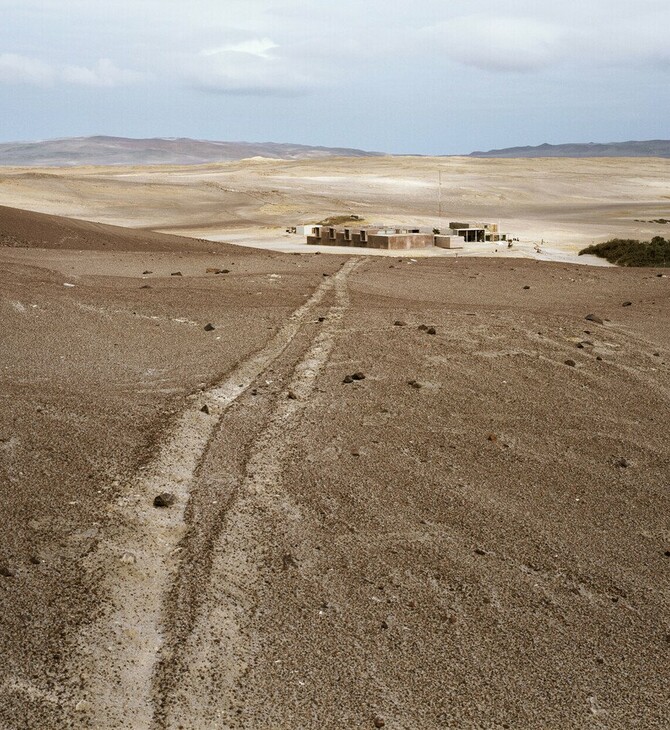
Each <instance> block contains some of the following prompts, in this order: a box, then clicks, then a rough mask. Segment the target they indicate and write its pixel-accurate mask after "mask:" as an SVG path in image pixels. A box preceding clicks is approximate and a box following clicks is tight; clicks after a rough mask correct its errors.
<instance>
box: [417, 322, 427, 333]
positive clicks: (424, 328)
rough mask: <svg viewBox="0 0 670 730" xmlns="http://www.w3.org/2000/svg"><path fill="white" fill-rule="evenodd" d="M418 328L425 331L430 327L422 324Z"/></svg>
mask: <svg viewBox="0 0 670 730" xmlns="http://www.w3.org/2000/svg"><path fill="white" fill-rule="evenodd" d="M417 329H419V330H421V332H425V331H426V330H427V329H428V325H427V324H420V325H419V326H418V327H417Z"/></svg>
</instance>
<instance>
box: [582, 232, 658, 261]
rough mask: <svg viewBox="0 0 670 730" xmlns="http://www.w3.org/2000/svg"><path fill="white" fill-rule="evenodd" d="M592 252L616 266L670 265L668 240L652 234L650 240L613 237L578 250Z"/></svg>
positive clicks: (583, 252)
mask: <svg viewBox="0 0 670 730" xmlns="http://www.w3.org/2000/svg"><path fill="white" fill-rule="evenodd" d="M585 253H587V254H593V255H594V256H599V257H600V258H603V259H606V260H607V261H609V262H610V263H611V264H617V265H618V266H668V267H670V241H668V240H666V239H665V238H663V237H662V236H654V238H652V239H651V241H636V240H634V239H632V238H625V239H624V238H613V239H612V240H611V241H606V242H605V243H596V244H594V245H592V246H587V247H586V248H584V249H582V250H581V251H580V252H579V255H580V256H581V255H582V254H585Z"/></svg>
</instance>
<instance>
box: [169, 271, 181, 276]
mask: <svg viewBox="0 0 670 730" xmlns="http://www.w3.org/2000/svg"><path fill="white" fill-rule="evenodd" d="M170 276H184V275H183V274H182V273H181V271H173V272H172V273H171V274H170Z"/></svg>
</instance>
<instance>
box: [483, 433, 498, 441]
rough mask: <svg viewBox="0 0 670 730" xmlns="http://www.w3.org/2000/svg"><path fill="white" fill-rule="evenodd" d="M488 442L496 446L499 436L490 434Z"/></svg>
mask: <svg viewBox="0 0 670 730" xmlns="http://www.w3.org/2000/svg"><path fill="white" fill-rule="evenodd" d="M486 440H487V441H490V442H491V443H492V444H495V443H496V442H497V441H498V437H497V436H496V435H495V434H494V433H490V434H489V435H488V436H487V437H486Z"/></svg>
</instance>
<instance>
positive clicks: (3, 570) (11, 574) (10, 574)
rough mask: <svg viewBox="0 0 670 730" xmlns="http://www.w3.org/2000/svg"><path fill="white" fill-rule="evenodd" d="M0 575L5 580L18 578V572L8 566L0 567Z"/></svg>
mask: <svg viewBox="0 0 670 730" xmlns="http://www.w3.org/2000/svg"><path fill="white" fill-rule="evenodd" d="M0 575H1V576H3V577H4V578H16V571H15V570H14V569H13V568H10V567H9V566H8V565H0Z"/></svg>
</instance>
